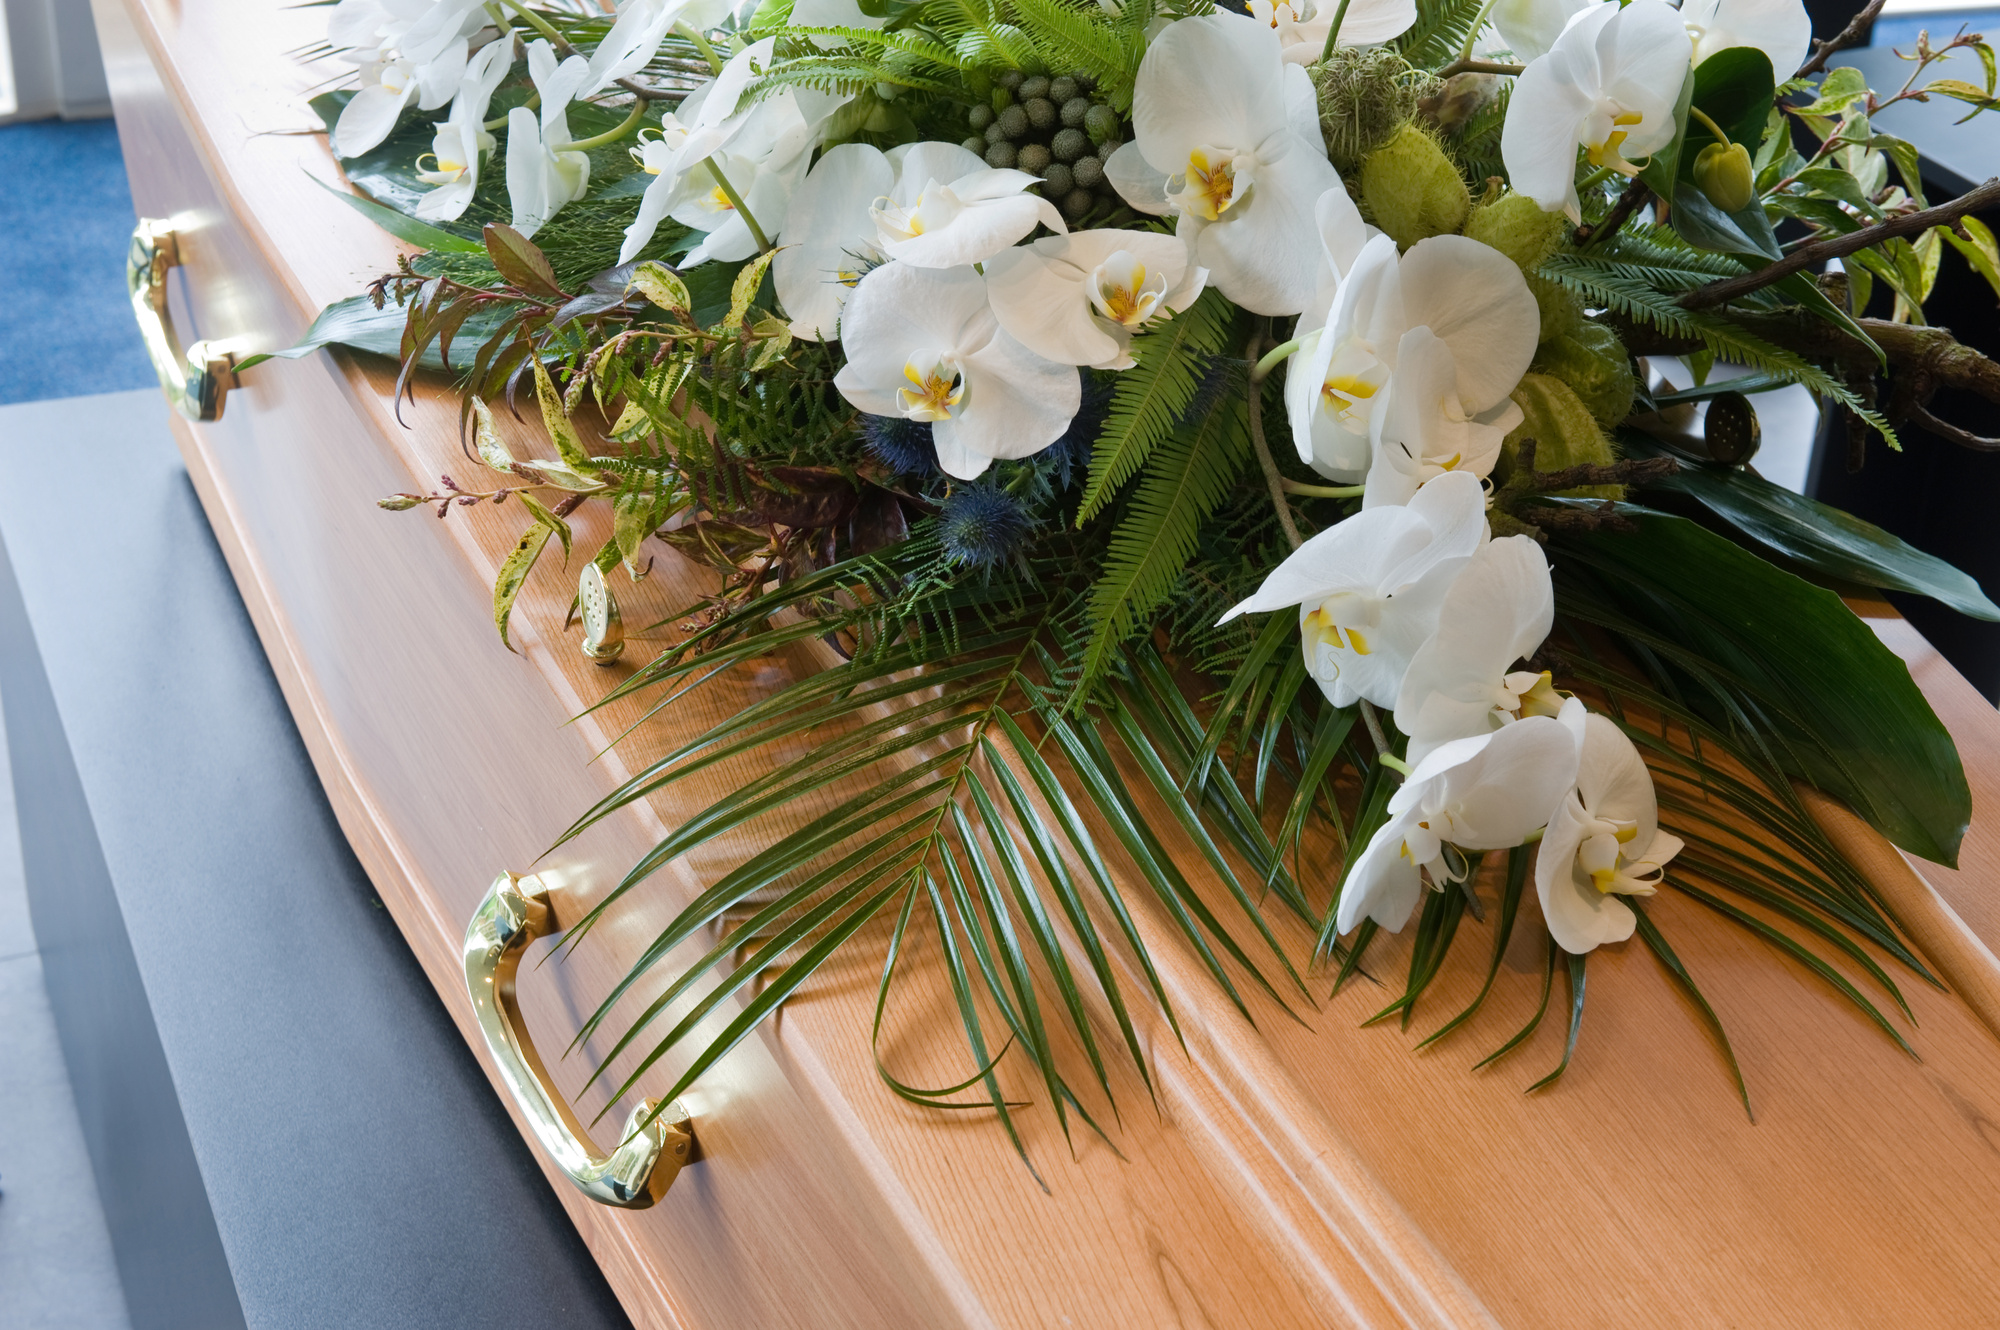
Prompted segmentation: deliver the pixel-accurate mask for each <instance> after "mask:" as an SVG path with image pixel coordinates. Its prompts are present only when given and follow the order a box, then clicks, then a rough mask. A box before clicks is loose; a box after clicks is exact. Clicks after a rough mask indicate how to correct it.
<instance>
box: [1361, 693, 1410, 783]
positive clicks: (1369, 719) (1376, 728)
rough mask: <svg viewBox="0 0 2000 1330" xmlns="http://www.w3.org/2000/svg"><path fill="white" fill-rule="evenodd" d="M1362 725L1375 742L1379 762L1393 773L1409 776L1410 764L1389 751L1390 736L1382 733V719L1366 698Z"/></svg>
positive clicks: (1363, 699) (1363, 704) (1363, 700)
mask: <svg viewBox="0 0 2000 1330" xmlns="http://www.w3.org/2000/svg"><path fill="white" fill-rule="evenodd" d="M1361 723H1362V724H1364V725H1366V726H1367V727H1368V737H1369V738H1370V739H1371V740H1373V741H1374V744H1375V756H1376V758H1377V760H1379V761H1380V762H1381V763H1382V765H1383V766H1385V767H1387V768H1389V770H1391V771H1400V772H1402V773H1403V774H1404V775H1405V776H1407V775H1409V774H1410V764H1409V763H1407V762H1405V761H1403V759H1402V758H1400V757H1397V756H1396V755H1395V754H1394V753H1392V752H1390V751H1389V736H1388V735H1386V734H1384V733H1383V732H1382V718H1381V717H1380V716H1378V715H1376V714H1375V704H1374V703H1373V702H1370V701H1369V700H1368V699H1367V698H1365V697H1364V698H1362V699H1361Z"/></svg>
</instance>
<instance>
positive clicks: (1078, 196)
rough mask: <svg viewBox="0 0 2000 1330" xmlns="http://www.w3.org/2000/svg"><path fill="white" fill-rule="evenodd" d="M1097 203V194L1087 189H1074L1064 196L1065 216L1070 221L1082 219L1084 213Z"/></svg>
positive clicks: (1063, 208) (1063, 207)
mask: <svg viewBox="0 0 2000 1330" xmlns="http://www.w3.org/2000/svg"><path fill="white" fill-rule="evenodd" d="M1096 203H1097V196H1096V195H1095V194H1093V193H1091V192H1090V191H1089V190H1087V189H1072V190H1071V191H1070V192H1069V193H1068V194H1066V195H1064V196H1063V201H1062V210H1063V216H1064V217H1067V218H1068V219H1069V220H1070V221H1072V222H1074V221H1080V220H1081V219H1082V217H1083V215H1084V214H1085V213H1087V212H1089V211H1090V210H1091V208H1092V207H1094V206H1095V205H1096Z"/></svg>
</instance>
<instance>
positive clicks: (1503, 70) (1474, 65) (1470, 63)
mask: <svg viewBox="0 0 2000 1330" xmlns="http://www.w3.org/2000/svg"><path fill="white" fill-rule="evenodd" d="M1526 68H1527V66H1526V65H1508V64H1502V63H1501V62H1500V61H1498V60H1454V61H1452V62H1451V63H1450V64H1448V65H1446V66H1445V67H1444V68H1443V69H1440V70H1439V71H1438V77H1439V78H1442V79H1448V78H1450V77H1451V76H1452V75H1454V74H1505V75H1507V76H1508V77H1510V78H1511V77H1514V76H1515V75H1518V74H1520V72H1521V71H1522V70H1524V69H1526Z"/></svg>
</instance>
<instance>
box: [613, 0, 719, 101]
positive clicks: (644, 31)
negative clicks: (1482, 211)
mask: <svg viewBox="0 0 2000 1330" xmlns="http://www.w3.org/2000/svg"><path fill="white" fill-rule="evenodd" d="M728 16H729V5H728V4H727V3H726V0H625V3H624V4H623V5H621V6H620V7H619V10H618V18H617V20H616V21H615V22H613V23H612V25H611V31H609V32H607V33H605V34H604V40H603V41H601V42H599V43H598V44H597V49H596V50H595V51H593V52H591V56H590V77H589V78H588V79H586V80H584V84H583V91H582V92H581V93H579V94H578V95H579V96H583V97H593V96H595V95H597V94H598V93H600V92H602V91H604V90H605V89H606V88H608V87H610V86H611V85H612V84H614V83H616V82H617V81H618V80H619V79H622V78H630V77H632V75H634V74H636V73H638V72H639V71H640V70H642V69H644V68H645V67H646V66H647V64H648V63H650V62H651V61H652V58H653V57H654V56H655V55H657V54H658V53H659V50H660V43H661V42H663V41H665V40H666V39H667V33H668V32H669V31H670V30H671V29H672V28H673V26H674V25H675V24H676V23H685V24H687V25H688V26H689V27H691V28H695V29H705V28H711V27H714V26H715V25H716V24H718V23H720V22H722V20H723V19H725V18H727V17H728Z"/></svg>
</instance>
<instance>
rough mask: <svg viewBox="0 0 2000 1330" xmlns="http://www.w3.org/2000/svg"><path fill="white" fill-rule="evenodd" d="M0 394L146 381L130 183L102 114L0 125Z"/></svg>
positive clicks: (74, 392)
mask: <svg viewBox="0 0 2000 1330" xmlns="http://www.w3.org/2000/svg"><path fill="white" fill-rule="evenodd" d="M0 181H6V182H7V183H8V186H9V187H8V188H6V189H4V190H0V403H7V402H33V401H40V400H42V399H44V398H50V397H80V396H83V395H84V394H86V393H108V392H115V391H117V390H119V389H122V388H144V387H148V386H150V385H151V384H152V383H153V382H154V381H155V380H154V378H153V370H152V366H151V365H150V364H149V363H148V361H147V359H146V351H145V348H144V347H143V346H142V345H141V344H140V342H139V334H138V331H137V330H136V329H135V328H134V327H133V324H132V307H131V305H130V304H129V303H128V302H127V300H126V296H125V249H126V247H127V245H128V244H130V242H131V239H132V226H133V216H132V195H131V192H130V190H129V189H128V188H127V187H126V184H125V160H124V158H123V157H121V156H120V155H119V153H118V130H117V127H116V126H115V125H114V124H113V123H112V122H111V121H109V120H73V121H68V122H64V121H59V120H42V121H37V122H34V123H32V124H25V125H7V126H4V127H0Z"/></svg>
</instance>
